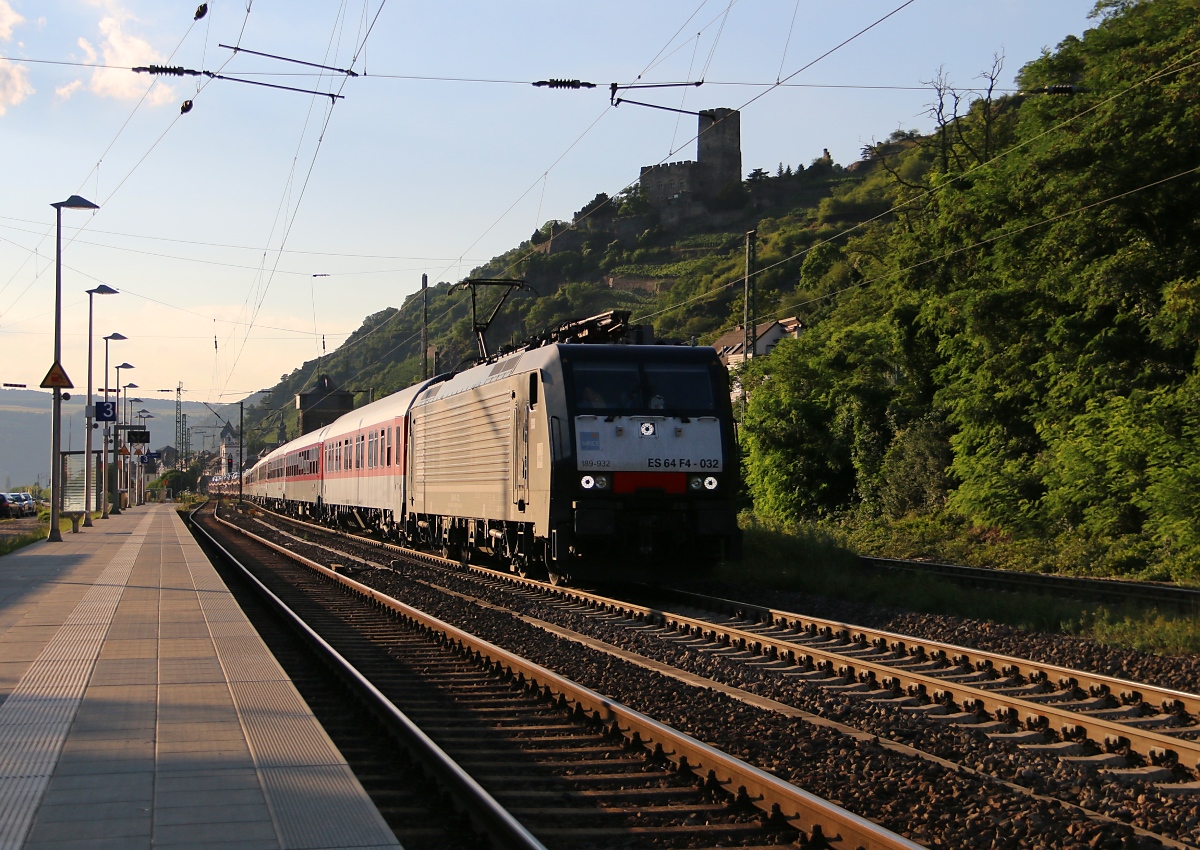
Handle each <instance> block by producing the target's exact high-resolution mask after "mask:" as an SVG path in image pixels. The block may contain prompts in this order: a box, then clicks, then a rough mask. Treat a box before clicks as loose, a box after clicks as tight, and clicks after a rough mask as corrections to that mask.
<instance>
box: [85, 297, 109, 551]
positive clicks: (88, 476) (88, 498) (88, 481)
mask: <svg viewBox="0 0 1200 850" xmlns="http://www.w3.org/2000/svg"><path fill="white" fill-rule="evenodd" d="M116 294H117V290H115V289H113V288H112V287H111V286H108V285H107V284H103V283H102V284H100V285H99V286H97V287H96V288H95V289H89V290H88V291H87V296H88V400H87V411H86V413H87V416H86V419H87V440H86V445H87V466H86V467H85V468H84V473H83V486H84V490H85V493H84V496H83V527H84V528H91V527H92V487H93V484H92V419H94V418H95V415H96V409H95V406H94V405H93V403H92V296H93V295H116ZM104 379H105V380H106V381H107V380H108V375H105V376H104Z"/></svg>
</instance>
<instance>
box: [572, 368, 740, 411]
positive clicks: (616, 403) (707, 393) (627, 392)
mask: <svg viewBox="0 0 1200 850" xmlns="http://www.w3.org/2000/svg"><path fill="white" fill-rule="evenodd" d="M573 372H574V378H575V409H576V410H577V411H578V412H580V413H597V414H599V413H603V414H613V413H654V412H657V411H663V413H664V414H670V413H686V414H689V415H703V414H710V413H714V412H715V410H716V404H715V401H714V398H713V382H712V374H711V373H710V371H709V367H708V366H707V365H705V364H702V363H669V362H666V363H664V362H658V363H638V362H634V361H624V362H611V361H610V362H579V361H577V362H575V363H574V364H573Z"/></svg>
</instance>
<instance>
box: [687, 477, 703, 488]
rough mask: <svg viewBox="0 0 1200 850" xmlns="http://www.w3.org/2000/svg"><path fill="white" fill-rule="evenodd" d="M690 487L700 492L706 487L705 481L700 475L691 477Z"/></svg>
mask: <svg viewBox="0 0 1200 850" xmlns="http://www.w3.org/2000/svg"><path fill="white" fill-rule="evenodd" d="M688 486H689V487H691V488H692V489H693V490H697V491H698V490H699V489H700V488H701V487H703V486H704V479H703V478H701V477H700V476H699V475H693V476H692V477H691V480H689V481H688Z"/></svg>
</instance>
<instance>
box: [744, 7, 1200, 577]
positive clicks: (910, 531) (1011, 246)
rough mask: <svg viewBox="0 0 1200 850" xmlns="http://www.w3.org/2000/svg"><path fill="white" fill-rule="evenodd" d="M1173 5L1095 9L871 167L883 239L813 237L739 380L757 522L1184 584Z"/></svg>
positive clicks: (1187, 320) (1193, 230) (1197, 332)
mask: <svg viewBox="0 0 1200 850" xmlns="http://www.w3.org/2000/svg"><path fill="white" fill-rule="evenodd" d="M1198 12H1200V3H1197V2H1195V0H1152V2H1109V3H1102V4H1101V5H1100V6H1099V7H1098V8H1097V16H1098V18H1099V22H1098V24H1097V26H1096V27H1095V28H1093V29H1091V30H1089V31H1088V32H1087V33H1086V34H1085V35H1084V36H1083V37H1082V38H1068V39H1067V40H1066V41H1064V42H1063V43H1062V44H1061V45H1059V47H1058V49H1057V50H1056V51H1055V52H1053V53H1048V54H1046V55H1044V56H1043V57H1041V58H1040V59H1038V60H1036V61H1034V62H1032V63H1030V64H1029V65H1027V66H1026V67H1025V68H1024V69H1022V71H1021V74H1020V83H1021V88H1022V90H1023V91H1025V92H1029V94H1022V95H1019V96H1012V97H1005V98H1000V99H991V98H981V99H979V100H976V101H975V102H974V103H973V104H971V107H970V109H969V111H967V112H966V114H964V115H961V116H954V115H952V114H951V115H949V116H948V117H947V118H946V120H945V121H944V122H943V123H942V125H941V127H940V128H939V132H938V133H935V134H933V135H931V136H930V137H929V138H927V139H922V140H918V143H917V144H915V145H913V146H912V147H909V148H907V149H905V150H903V151H901V152H899V153H893V154H892V155H891V156H890V157H888V158H890V160H891V162H890V163H889V164H888V167H887V169H886V170H887V171H888V172H889V176H890V177H891V183H890V186H889V187H888V188H887V190H886V195H887V197H888V199H889V200H890V201H891V202H892V203H894V204H898V205H900V206H899V208H898V212H897V214H896V220H895V222H894V224H891V225H888V226H873V227H870V228H865V229H863V230H862V231H859V232H858V233H857V234H856V235H854V236H853V237H852V238H851V239H849V240H848V241H846V242H845V243H842V244H840V245H838V246H837V247H832V246H827V256H826V257H825V258H824V259H822V260H820V261H819V262H820V263H821V264H822V265H821V267H818V268H814V270H813V272H814V273H813V274H812V275H810V276H809V279H808V291H807V292H806V293H805V295H807V296H809V297H808V299H807V300H808V303H807V304H806V305H805V309H807V310H809V311H810V312H811V317H810V321H809V327H810V330H809V332H808V333H807V334H806V335H805V336H804V337H803V338H802V339H800V340H797V341H796V342H794V343H791V344H785V345H781V346H780V347H779V348H778V349H777V350H776V352H775V354H773V355H772V356H771V357H770V358H766V359H764V360H762V361H759V362H758V363H757V364H754V368H753V369H752V370H751V372H752V374H751V375H750V376H748V379H747V383H748V385H749V386H750V395H749V398H750V406H749V414H748V421H747V446H748V464H747V466H748V470H749V473H748V475H749V483H750V486H751V489H752V491H753V493H754V497H755V502H756V505H757V506H758V507H759V508H760V509H762V510H765V511H767V512H769V513H771V514H773V515H776V516H778V517H784V518H791V519H794V518H798V517H803V516H812V515H819V514H825V515H832V514H839V513H840V515H841V516H842V518H843V520H844V521H845V524H846V525H847V527H848V528H850V529H851V532H850V534H851V537H852V538H854V537H856V536H857V538H858V539H859V540H860V541H861V540H863V539H866V537H867V536H869V535H868V534H867V532H868V530H869V531H870V532H871V533H874V534H876V535H879V530H880V527H881V526H890V527H891V528H892V529H893V530H895V529H905V528H906V529H907V530H905V531H904V534H902V535H901V537H904V538H905V539H906V541H907V542H906V545H907V546H908V547H909V548H910V549H912V550H915V551H911V552H907V553H901V552H893V554H927V555H929V554H932V555H937V554H940V553H941V552H943V551H945V550H944V548H941V549H940V548H939V545H938V542H937V541H938V540H942V541H945V540H948V539H950V538H957V539H959V540H961V539H963V537H964V535H967V536H970V535H974V536H975V538H977V539H990V540H991V541H992V542H994V543H996V544H997V545H998V546H999V547H1000V548H1004V547H1006V546H1007V547H1008V549H1009V550H1010V552H1011V551H1012V550H1015V549H1022V548H1023V549H1024V550H1025V551H1026V552H1032V553H1034V554H1035V555H1036V557H1037V558H1039V559H1042V560H1044V561H1046V562H1047V563H1049V564H1057V565H1058V566H1059V567H1061V568H1066V569H1072V570H1078V571H1094V572H1122V573H1141V574H1144V575H1154V576H1161V577H1167V576H1174V577H1176V578H1181V579H1184V578H1187V579H1197V578H1200V560H1198V559H1200V373H1198V370H1197V366H1198V361H1197V353H1198V350H1197V338H1198V337H1200V253H1198V250H1197V236H1198V235H1200V233H1198V230H1200V206H1198V204H1197V195H1196V192H1197V188H1198V183H1200V181H1198V180H1197V171H1196V167H1197V164H1198V163H1200V136H1198V135H1197V133H1196V127H1197V126H1198V122H1200V87H1198V83H1200V71H1198V70H1197V62H1196V60H1197V56H1198V55H1200V51H1198V50H1197V47H1196V45H1197V44H1198V43H1200V38H1198V37H1200V14H1198ZM1060 84H1071V85H1073V86H1074V87H1075V93H1074V94H1073V95H1070V96H1063V95H1060V94H1050V93H1036V92H1038V90H1039V89H1042V88H1043V87H1046V86H1051V85H1060ZM955 94H956V93H954V92H953V91H948V90H942V91H940V92H939V95H941V97H942V98H943V101H942V102H943V103H945V102H946V100H945V99H946V98H951V97H954V96H955ZM863 188H869V187H865V186H864V187H863ZM815 257H816V252H813V253H810V254H809V258H808V260H809V261H811V262H812V263H813V264H814V266H816V265H817V263H818V260H816V259H814V258H815ZM808 264H809V262H808V261H806V266H807V265H808ZM839 266H840V267H843V268H848V269H849V270H850V273H849V274H847V273H846V272H845V271H842V272H838V271H835V270H836V269H837V268H838V267H839ZM825 267H828V270H825ZM803 284H805V281H804V280H802V285H803ZM847 287H850V288H847ZM823 293H836V294H835V295H833V297H831V298H824V299H821V298H819V296H820V295H822V294H823ZM847 512H849V513H847ZM919 517H925V518H927V521H925V522H921V521H919V520H918V519H917V518H919ZM918 529H919V530H918ZM921 537H924V538H926V539H924V540H919V538H921ZM930 538H932V539H930ZM897 539H898V538H897V536H896V535H895V534H892V535H889V534H886V533H885V534H882V536H877V537H876V538H875V542H876V543H877V544H878V543H881V542H882V543H883V545H884V546H885V547H886V546H888V545H889V544H895V542H896V540H897ZM996 556H997V555H996V552H993V553H992V557H996Z"/></svg>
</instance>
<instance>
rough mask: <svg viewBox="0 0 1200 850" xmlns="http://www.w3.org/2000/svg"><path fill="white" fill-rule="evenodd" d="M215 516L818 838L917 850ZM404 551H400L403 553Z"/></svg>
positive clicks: (876, 848)
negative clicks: (656, 748)
mask: <svg viewBox="0 0 1200 850" xmlns="http://www.w3.org/2000/svg"><path fill="white" fill-rule="evenodd" d="M216 519H217V521H218V522H220V523H222V524H223V525H225V526H228V527H229V528H231V529H234V530H236V531H237V532H238V533H240V534H243V535H245V536H247V537H249V538H250V539H252V540H255V541H256V542H258V543H259V544H261V545H263V546H266V547H268V548H270V549H272V550H274V551H276V552H278V553H280V554H282V555H285V556H286V557H288V558H291V559H293V560H295V561H296V562H298V563H301V564H304V565H305V566H307V567H308V568H310V569H312V570H315V571H317V572H319V573H321V574H322V575H324V576H326V577H328V578H330V579H332V580H334V581H337V582H340V583H342V584H343V585H345V586H347V587H349V588H351V589H353V590H355V591H357V592H358V593H360V594H362V595H363V596H365V597H367V598H369V599H371V600H373V601H375V602H376V603H377V604H379V605H382V606H384V607H386V608H389V609H391V610H392V611H394V612H396V613H397V614H399V615H400V616H401V617H404V618H406V619H407V620H409V621H410V622H412V623H414V624H416V625H418V626H420V627H423V628H427V629H431V630H434V631H437V632H440V633H442V634H444V635H445V636H446V638H447V639H448V640H450V641H452V642H454V643H455V644H457V645H458V646H459V647H461V648H462V650H463V651H464V652H472V653H478V654H480V655H482V656H483V657H485V658H488V659H489V660H490V661H491V662H492V664H493V665H495V666H497V667H498V668H500V669H503V670H506V671H507V672H508V673H510V674H511V675H513V676H518V677H520V676H523V677H524V678H525V680H526V681H527V682H530V683H532V684H535V685H536V686H538V687H540V688H543V689H549V692H550V693H551V695H553V696H556V697H558V699H559V700H560V702H561V701H563V700H565V701H566V704H567V705H571V704H574V705H575V706H576V707H577V710H579V711H582V712H585V713H587V714H589V715H590V714H593V713H594V714H596V715H598V716H599V717H600V718H601V720H604V721H606V722H610V723H612V722H615V723H616V724H617V725H618V728H620V730H621V732H622V733H623V734H624V735H626V736H627V737H629V738H630V739H631V740H632V739H635V738H636V739H637V740H639V741H640V742H641V743H642V744H643V745H644V746H647V747H650V748H653V747H654V746H655V745H661V746H662V749H663V752H664V754H665V755H666V756H667V757H668V758H670V759H671V760H672V761H673V762H675V763H676V764H678V765H679V766H680V769H685V768H686V769H688V770H691V771H694V772H695V773H696V774H697V775H700V776H703V775H705V774H707V773H711V774H712V775H713V776H714V777H715V781H716V782H717V783H718V784H720V785H721V786H723V787H726V788H731V789H738V788H739V787H741V788H744V789H745V791H746V793H747V795H749V797H750V799H751V800H752V801H754V802H755V805H756V806H758V807H759V808H762V809H764V810H766V811H773V808H774V807H775V806H778V811H779V813H780V815H781V816H782V817H783V818H784V819H785V820H786V821H787V822H788V823H789V824H791V826H792V827H794V828H796V829H799V830H801V831H802V832H803V833H804V834H805V835H808V836H810V837H812V838H813V839H815V838H816V837H818V836H824V838H825V840H829V841H839V840H840V842H842V843H839V845H838V846H841V847H847V848H850V847H855V848H862V850H917V848H919V847H920V845H918V844H915V843H913V842H911V841H909V840H908V839H905V838H903V837H901V836H899V835H896V834H895V833H892V832H890V831H889V830H886V829H884V828H883V827H881V826H879V825H878V824H875V823H872V822H871V821H868V820H866V819H865V818H861V817H859V816H858V815H855V814H853V813H851V812H847V811H845V810H844V809H841V808H839V807H837V806H835V805H834V804H833V803H830V802H829V801H827V800H824V799H822V798H820V797H817V796H816V795H814V794H810V793H809V792H807V791H804V790H803V789H800V788H797V787H796V786H794V785H792V784H790V783H788V782H785V781H783V780H782V779H779V778H778V777H776V776H773V775H772V774H770V773H767V772H766V771H763V770H759V769H758V768H756V767H753V766H752V765H748V764H746V763H744V762H741V761H739V760H737V759H735V758H733V757H732V756H730V755H728V754H726V753H723V752H721V751H720V750H717V749H715V748H713V747H710V746H708V745H707V744H704V743H702V742H701V741H697V740H696V739H695V738H692V737H691V736H689V735H685V734H683V733H682V732H679V731H677V730H674V729H671V728H670V727H667V726H664V725H663V724H661V723H659V722H658V721H656V720H653V719H652V718H650V717H647V716H646V715H644V714H641V713H640V712H637V711H634V710H633V709H631V708H628V707H627V706H624V705H621V704H620V703H617V702H614V701H613V700H610V699H608V698H607V697H605V696H603V695H601V694H598V693H596V692H595V691H592V690H590V689H588V688H586V687H584V686H582V685H580V684H578V683H576V682H573V681H571V680H570V679H567V678H565V677H563V676H560V675H558V674H557V673H554V672H552V671H550V670H548V669H546V668H544V667H542V666H540V665H538V664H535V663H534V662H532V661H529V660H527V659H525V658H522V657H521V656H519V655H515V654H513V653H511V652H508V651H507V650H504V649H501V648H500V647H498V646H495V645H494V644H491V643H489V642H487V641H485V640H483V639H481V638H479V637H476V636H475V635H472V634H470V633H468V632H465V631H463V630H461V629H458V628H456V627H455V626H452V625H450V624H449V623H445V622H443V621H441V620H439V619H437V618H436V617H433V616H431V615H429V614H426V613H425V612H423V611H420V610H418V609H416V608H412V607H411V606H408V605H405V604H404V603H403V602H400V601H399V600H397V599H393V598H392V597H390V596H387V595H386V594H383V593H380V592H379V591H377V590H374V589H372V588H370V587H367V586H366V585H364V584H361V583H359V582H357V581H355V580H354V579H352V578H349V577H347V576H344V575H342V574H340V573H338V572H335V571H334V570H331V569H329V568H328V567H325V566H323V565H321V564H318V563H316V562H315V561H312V560H309V559H307V558H305V557H303V556H301V555H298V554H296V553H295V552H292V551H290V550H288V549H287V548H285V547H283V546H279V545H278V544H275V543H272V542H271V541H269V540H266V539H265V538H262V537H259V536H258V535H256V534H253V533H252V532H249V531H247V530H245V529H243V528H239V527H238V526H236V525H234V524H232V523H229V522H227V521H226V520H223V519H221V518H220V517H217V518H216ZM396 548H399V547H396ZM407 551H408V550H405V552H406V554H407ZM438 560H441V559H438Z"/></svg>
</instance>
